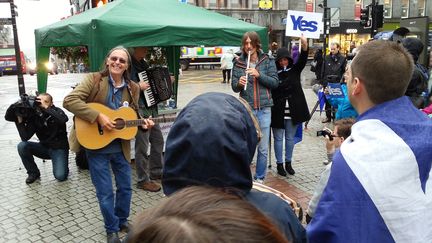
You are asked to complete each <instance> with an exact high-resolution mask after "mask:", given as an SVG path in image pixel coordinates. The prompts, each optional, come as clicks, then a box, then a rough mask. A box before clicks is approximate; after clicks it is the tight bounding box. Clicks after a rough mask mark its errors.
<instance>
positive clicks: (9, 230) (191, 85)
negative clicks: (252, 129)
mask: <svg viewBox="0 0 432 243" xmlns="http://www.w3.org/2000/svg"><path fill="white" fill-rule="evenodd" d="M205 72H208V73H210V74H211V75H215V77H219V75H220V74H219V70H215V71H207V70H205ZM211 72H214V73H213V74H212V73H211ZM190 73H191V72H184V75H185V80H186V78H187V81H186V82H184V83H181V85H179V101H178V105H179V107H184V106H185V105H186V104H187V102H189V101H190V100H191V99H192V98H193V97H194V96H196V95H198V94H199V93H203V92H206V91H219V92H225V93H229V94H233V95H234V93H233V92H232V91H231V88H230V87H229V86H222V85H220V83H219V82H217V83H216V82H215V83H211V82H207V83H203V82H202V83H198V82H195V81H193V78H191V77H190V76H188V75H189V74H190ZM309 76H311V74H307V73H306V80H305V82H306V83H304V85H303V87H304V92H305V95H306V98H307V100H308V105H309V107H310V109H311V108H312V107H313V105H314V104H315V102H316V100H317V98H316V95H315V94H314V93H313V92H312V91H311V89H310V86H309V85H308V83H307V82H308V77H309ZM83 77H84V76H83V75H78V74H68V75H66V74H61V75H52V76H50V77H49V79H50V80H49V90H48V92H50V93H51V94H52V95H53V96H54V102H55V105H56V106H59V107H61V106H62V104H61V102H62V98H63V97H64V96H65V95H66V94H67V93H68V92H69V91H70V86H71V85H72V84H75V83H76V80H82V79H83ZM26 78H27V80H26V88H27V89H28V90H32V89H36V84H37V82H36V81H35V77H27V76H26ZM29 79H30V80H29ZM3 80H5V77H0V82H2V85H3V86H2V87H5V86H7V85H9V87H11V88H10V89H7V88H6V89H5V90H6V94H4V95H2V96H1V97H0V100H2V99H10V100H16V98H17V94H16V80H14V81H13V84H12V83H11V84H7V83H5V82H4V81H3ZM180 82H182V81H180ZM2 90H3V89H2ZM7 107H8V104H7V103H6V102H4V103H1V102H0V117H3V116H4V113H5V111H6V108H7ZM67 114H68V115H69V116H70V117H72V116H71V114H70V113H67ZM323 116H324V115H322V116H321V117H320V116H319V113H315V114H314V115H313V117H312V119H311V121H310V123H309V126H308V130H305V131H304V136H303V141H302V142H301V143H299V144H297V145H296V146H295V149H294V154H293V166H294V168H295V170H296V174H295V175H294V176H288V177H286V178H283V177H279V176H277V173H276V165H275V164H274V161H275V158H274V151H273V149H271V156H270V157H271V161H273V163H272V164H273V166H272V168H271V170H268V171H269V172H268V173H269V175H273V176H274V177H275V178H276V179H275V180H277V181H278V182H277V185H278V187H279V188H276V189H278V190H281V191H283V190H287V192H289V193H291V194H292V195H295V196H296V197H297V198H296V199H298V200H299V201H300V202H301V204H302V205H303V208H304V209H305V206H307V203H303V202H307V200H308V198H309V197H310V196H311V194H312V192H313V189H314V185H315V183H316V182H317V181H318V180H319V175H320V173H321V171H322V170H324V168H325V167H324V166H323V165H322V162H323V161H324V160H325V159H326V154H325V147H324V145H325V144H324V139H323V138H321V137H316V136H315V135H316V131H317V130H320V129H322V128H323V127H324V125H323V124H322V123H321V119H322V118H323ZM71 124H72V123H71V121H70V122H69V123H68V127H69V128H70V126H71ZM19 141H20V139H19V135H18V133H17V131H16V128H15V125H14V124H13V123H10V122H3V123H0V147H1V148H2V149H1V150H0V157H1V158H2V160H0V165H1V168H2V170H0V178H2V184H3V185H8V187H7V188H5V187H1V188H0V195H2V196H1V197H0V208H1V210H0V222H1V223H0V242H7V243H9V242H20V243H22V242H50V243H51V242H86V243H87V242H105V241H106V234H105V229H104V226H103V220H102V215H101V213H100V210H99V205H98V203H97V199H96V193H95V189H94V186H93V184H92V182H91V179H90V176H89V172H88V170H80V169H78V168H77V167H76V165H75V161H74V158H75V157H74V156H75V155H74V153H70V155H69V160H70V163H69V170H70V174H69V177H68V180H67V181H64V182H58V181H56V180H55V178H54V177H53V174H52V163H51V162H50V161H46V162H42V160H40V159H36V164H37V165H38V167H39V170H40V171H41V180H38V181H36V182H35V183H33V184H31V185H27V184H25V178H26V176H27V174H26V171H25V168H24V167H23V166H22V163H21V160H20V158H19V156H18V153H17V152H16V145H17V143H18V142H19ZM272 144H273V141H272ZM135 183H136V171H135V169H132V184H133V189H132V203H131V215H130V220H132V219H133V218H134V217H135V216H136V215H137V214H138V213H140V212H142V211H143V210H145V209H147V208H150V207H152V206H154V205H158V204H159V203H160V202H161V201H162V200H163V199H164V198H165V196H164V195H163V192H162V191H161V192H157V193H150V192H145V191H143V190H139V189H136V188H135V187H134V185H135ZM122 237H124V235H122Z"/></svg>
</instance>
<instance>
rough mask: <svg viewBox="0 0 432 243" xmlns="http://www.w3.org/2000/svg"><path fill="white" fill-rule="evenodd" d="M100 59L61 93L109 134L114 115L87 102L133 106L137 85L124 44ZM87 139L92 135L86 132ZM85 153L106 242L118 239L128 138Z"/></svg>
mask: <svg viewBox="0 0 432 243" xmlns="http://www.w3.org/2000/svg"><path fill="white" fill-rule="evenodd" d="M104 62H105V67H104V69H103V70H102V71H100V72H99V73H92V74H89V75H87V77H86V78H85V79H84V81H83V82H81V83H80V84H79V85H78V86H77V87H76V88H75V89H74V90H73V91H72V92H71V93H70V94H68V95H67V96H66V97H65V99H64V101H63V106H64V108H66V109H67V110H69V111H70V112H72V113H73V114H74V115H75V116H77V117H79V118H80V119H82V120H85V121H88V122H89V123H94V122H97V123H98V127H100V133H101V134H105V133H106V134H109V133H110V131H112V130H115V128H116V127H115V125H116V122H115V121H113V119H114V118H111V117H109V116H108V115H107V114H104V113H103V112H100V111H98V110H96V109H92V108H91V107H90V106H89V105H88V104H87V103H89V102H95V103H100V104H103V105H105V106H107V107H109V108H111V109H113V110H116V109H119V108H120V107H121V106H127V105H129V104H130V106H131V107H132V108H134V109H135V110H136V108H137V107H138V103H137V102H138V97H139V86H138V85H137V84H135V83H134V82H131V81H130V79H129V75H128V71H127V70H128V68H130V63H131V58H130V56H129V53H128V52H127V50H126V49H125V48H123V47H115V48H113V49H111V51H109V52H108V55H107V56H106V58H105V61H104ZM152 125H153V122H152V121H151V120H144V125H142V126H143V128H144V129H148V128H150V127H151V126H152ZM101 136H102V135H101ZM89 139H96V138H92V137H91V136H89ZM71 147H73V145H72V144H71ZM86 154H87V158H88V161H89V170H90V176H91V179H92V182H93V185H94V186H95V188H96V195H97V198H98V201H99V207H100V209H101V212H102V215H103V218H104V223H105V229H106V232H107V242H109V243H111V242H112V243H114V242H116V243H117V242H120V239H119V237H118V232H119V231H128V229H129V225H128V221H127V219H128V217H129V211H130V203H131V196H132V188H131V168H130V165H129V162H130V141H129V140H125V139H120V138H117V139H114V140H113V141H112V142H110V143H109V144H108V145H106V146H104V147H102V148H100V149H86ZM110 167H111V168H112V171H113V173H114V176H115V181H116V186H117V190H116V195H114V192H113V186H112V181H111V173H110Z"/></svg>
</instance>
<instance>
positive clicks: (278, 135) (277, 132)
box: [272, 119, 298, 164]
mask: <svg viewBox="0 0 432 243" xmlns="http://www.w3.org/2000/svg"><path fill="white" fill-rule="evenodd" d="M297 126H298V124H297V125H294V124H293V123H292V120H291V119H285V120H284V127H285V128H272V130H273V139H274V152H275V157H276V163H278V164H281V163H283V160H282V148H283V139H284V135H285V162H291V159H292V154H293V150H294V135H295V134H296V131H297Z"/></svg>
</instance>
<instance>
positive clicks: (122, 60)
mask: <svg viewBox="0 0 432 243" xmlns="http://www.w3.org/2000/svg"><path fill="white" fill-rule="evenodd" d="M109 59H110V60H111V61H113V62H117V60H118V61H119V62H120V63H121V64H126V60H125V59H124V58H121V57H110V58H109Z"/></svg>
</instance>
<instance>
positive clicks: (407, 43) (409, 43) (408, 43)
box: [402, 38, 423, 62]
mask: <svg viewBox="0 0 432 243" xmlns="http://www.w3.org/2000/svg"><path fill="white" fill-rule="evenodd" d="M402 45H403V46H404V47H405V49H407V50H408V52H409V53H411V55H412V57H413V59H414V62H417V60H418V58H419V56H420V53H421V52H422V51H423V43H422V42H421V40H419V39H417V38H405V39H403V40H402Z"/></svg>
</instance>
